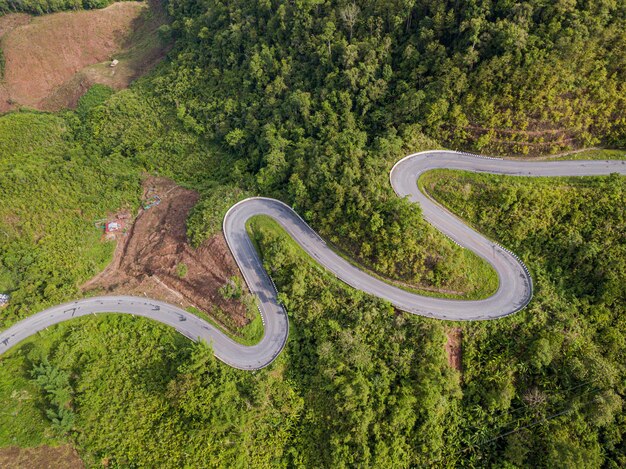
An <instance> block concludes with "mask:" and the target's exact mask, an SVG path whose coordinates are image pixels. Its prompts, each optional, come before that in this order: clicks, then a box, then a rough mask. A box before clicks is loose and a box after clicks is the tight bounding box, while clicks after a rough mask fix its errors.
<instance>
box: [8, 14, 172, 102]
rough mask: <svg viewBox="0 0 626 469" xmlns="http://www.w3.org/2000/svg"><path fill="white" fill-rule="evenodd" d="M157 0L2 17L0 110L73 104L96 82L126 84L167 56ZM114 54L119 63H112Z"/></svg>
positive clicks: (163, 15) (122, 86) (121, 85)
mask: <svg viewBox="0 0 626 469" xmlns="http://www.w3.org/2000/svg"><path fill="white" fill-rule="evenodd" d="M164 22H165V14H164V13H163V11H162V9H161V7H160V6H159V4H157V3H151V4H148V3H145V2H119V3H114V4H112V5H111V6H109V7H108V8H104V9H102V10H91V11H79V12H66V13H56V14H52V15H46V16H42V17H36V18H31V17H29V16H27V15H23V14H19V15H7V16H6V17H4V18H2V19H0V41H1V42H0V45H1V47H2V53H3V56H4V61H5V66H4V74H3V75H4V76H3V79H2V80H1V81H0V112H5V111H8V110H11V109H14V108H16V107H19V106H27V107H32V108H37V109H42V110H51V111H54V110H59V109H62V108H65V107H74V106H75V105H76V103H77V101H78V98H80V96H82V94H83V93H84V92H85V91H86V90H87V89H89V87H90V86H91V85H93V84H94V83H101V84H105V85H108V86H111V87H112V88H114V89H121V88H124V87H127V86H128V85H129V83H130V82H131V81H132V80H133V79H135V78H137V77H138V76H140V75H141V74H143V73H145V72H146V71H147V70H149V69H150V68H151V67H152V66H154V65H155V64H156V62H158V60H159V59H160V58H162V57H163V55H164V53H165V49H166V46H165V45H164V44H163V42H162V41H161V40H160V39H159V36H158V33H157V29H158V27H159V26H160V25H162V24H163V23H164ZM112 59H118V60H119V64H118V65H117V66H116V67H111V66H110V62H111V60H112Z"/></svg>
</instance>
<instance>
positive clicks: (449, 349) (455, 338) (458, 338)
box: [446, 327, 463, 371]
mask: <svg viewBox="0 0 626 469" xmlns="http://www.w3.org/2000/svg"><path fill="white" fill-rule="evenodd" d="M446 336H447V338H448V340H447V341H446V355H447V356H448V363H449V364H450V366H451V367H452V368H454V369H455V370H457V371H462V366H463V363H462V361H461V359H462V353H463V349H462V345H461V344H462V342H463V331H461V328H459V327H453V328H451V329H449V330H448V332H447V334H446Z"/></svg>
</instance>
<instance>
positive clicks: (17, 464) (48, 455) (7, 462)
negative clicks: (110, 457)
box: [0, 445, 85, 469]
mask: <svg viewBox="0 0 626 469" xmlns="http://www.w3.org/2000/svg"><path fill="white" fill-rule="evenodd" d="M0 467H2V468H4V469H31V468H32V469H79V468H80V469H82V468H83V467H85V465H84V464H83V462H82V461H81V459H80V457H79V456H78V453H77V452H76V450H75V449H74V448H72V447H71V446H70V445H65V446H56V447H52V446H47V445H44V446H38V447H36V448H18V447H17V446H9V447H8V448H0Z"/></svg>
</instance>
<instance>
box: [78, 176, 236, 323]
mask: <svg viewBox="0 0 626 469" xmlns="http://www.w3.org/2000/svg"><path fill="white" fill-rule="evenodd" d="M144 188H145V193H144V196H145V199H149V198H150V197H151V196H152V195H158V196H159V197H160V198H161V200H162V201H161V203H160V204H159V205H157V206H154V207H151V208H150V209H148V210H142V211H141V212H140V213H139V215H138V216H137V219H136V220H135V222H134V223H133V224H132V226H131V227H130V228H129V230H128V231H127V233H126V235H125V236H122V237H121V240H120V241H119V242H118V245H117V248H116V251H115V256H114V259H113V262H111V264H110V265H109V266H108V267H107V268H106V269H105V270H104V272H102V273H101V274H100V275H98V276H97V277H95V278H94V279H92V280H90V281H89V282H87V284H85V285H84V286H83V288H84V289H85V290H88V291H89V290H96V291H104V292H106V293H111V294H112V293H117V294H131V295H139V296H144V295H145V296H148V297H152V298H156V299H160V300H164V301H167V302H169V303H172V304H176V305H179V306H182V307H189V306H194V307H197V308H199V309H200V310H202V311H206V312H209V313H211V314H212V316H213V317H214V318H216V319H217V320H219V321H220V322H222V323H223V324H224V325H225V326H230V327H232V326H242V325H245V324H246V323H247V322H248V318H247V315H246V306H245V305H244V303H242V302H241V301H238V300H236V299H227V298H224V296H223V295H222V294H221V293H220V292H219V289H220V288H221V287H222V286H224V285H225V284H226V283H228V282H229V279H230V278H231V277H232V276H234V275H238V273H239V272H238V269H237V266H236V265H235V262H234V260H233V257H232V255H231V254H230V251H229V250H228V247H227V246H226V243H225V241H224V237H223V236H222V235H221V234H220V235H217V236H214V237H212V238H211V239H209V240H207V241H205V242H204V243H203V244H202V245H201V246H200V247H198V248H197V249H193V248H191V246H190V245H189V244H188V243H187V237H186V233H185V229H186V228H185V226H186V225H185V222H186V220H187V215H188V213H189V210H190V209H191V208H192V207H193V206H194V205H195V204H196V202H197V201H198V198H199V195H198V194H197V193H196V192H194V191H191V190H188V189H184V188H182V187H180V186H177V185H176V184H175V183H174V182H172V181H170V180H168V179H164V178H148V179H147V180H146V182H145V185H144ZM183 266H184V267H183ZM181 269H182V270H181Z"/></svg>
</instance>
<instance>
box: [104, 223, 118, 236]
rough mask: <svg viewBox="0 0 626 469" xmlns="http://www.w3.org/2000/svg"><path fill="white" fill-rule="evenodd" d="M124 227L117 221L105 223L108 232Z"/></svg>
mask: <svg viewBox="0 0 626 469" xmlns="http://www.w3.org/2000/svg"><path fill="white" fill-rule="evenodd" d="M121 228H122V226H121V225H120V224H119V223H118V222H116V221H112V222H109V223H107V224H106V225H104V231H105V232H106V233H111V232H113V231H119V230H120V229H121Z"/></svg>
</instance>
